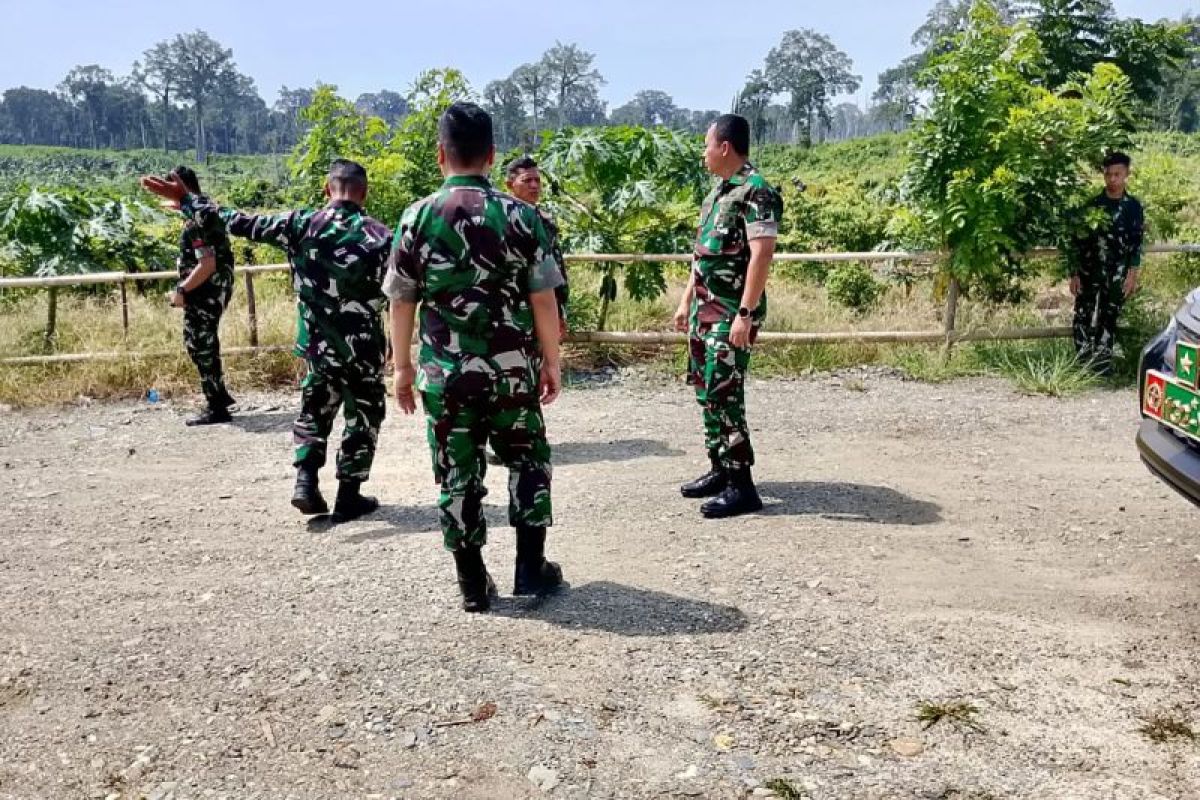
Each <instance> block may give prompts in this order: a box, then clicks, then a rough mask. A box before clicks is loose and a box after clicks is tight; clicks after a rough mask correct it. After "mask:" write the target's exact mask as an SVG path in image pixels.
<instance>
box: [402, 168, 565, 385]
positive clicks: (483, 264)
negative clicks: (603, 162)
mask: <svg viewBox="0 0 1200 800" xmlns="http://www.w3.org/2000/svg"><path fill="white" fill-rule="evenodd" d="M551 250H552V245H551V241H550V236H549V234H548V233H547V232H546V228H545V226H544V225H543V224H542V220H541V217H540V216H539V214H538V213H537V211H536V210H535V209H534V207H533V206H531V205H528V204H526V203H523V202H521V201H520V200H517V199H516V198H514V197H511V196H510V195H507V194H504V193H502V192H499V191H497V190H496V189H494V188H493V187H492V185H491V183H489V182H488V180H487V178H484V177H482V176H465V175H463V176H454V177H451V178H447V179H446V182H445V183H444V184H443V185H442V188H441V189H439V190H438V191H437V192H435V193H433V194H431V195H430V196H429V197H426V198H425V199H424V200H419V201H418V202H416V203H414V204H413V205H411V206H409V207H408V209H407V210H405V212H404V215H403V216H402V217H401V218H400V224H399V226H398V227H397V229H396V237H395V244H394V246H393V249H392V255H391V258H390V260H389V262H388V272H387V278H386V279H385V280H384V290H385V291H386V292H387V295H388V297H390V298H392V299H393V300H402V301H405V302H411V303H417V302H419V303H421V354H420V369H419V370H418V373H417V380H416V386H417V388H418V389H419V390H421V391H425V392H431V393H440V392H441V391H442V390H443V389H444V388H445V386H446V384H447V383H449V382H451V381H455V380H458V379H461V378H466V379H467V380H468V381H470V382H471V383H472V386H473V388H476V389H483V388H486V387H494V388H495V390H497V391H498V392H499V393H500V394H502V395H507V396H514V397H516V396H525V395H528V394H531V393H534V392H536V390H537V375H536V370H535V364H534V361H535V357H536V356H537V353H538V346H537V339H536V337H535V335H534V329H533V310H532V308H531V306H530V303H529V295H530V293H532V292H538V291H543V290H546V289H557V288H558V287H560V286H561V285H562V283H563V278H562V273H561V272H560V271H559V268H558V264H556V263H555V260H554V256H553V255H552V252H551ZM476 384H478V385H476ZM485 385H486V387H485Z"/></svg>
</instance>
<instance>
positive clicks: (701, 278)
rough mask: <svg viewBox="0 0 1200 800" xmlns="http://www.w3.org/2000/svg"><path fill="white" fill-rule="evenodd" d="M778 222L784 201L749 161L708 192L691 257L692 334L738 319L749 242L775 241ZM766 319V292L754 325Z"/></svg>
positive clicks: (746, 267)
mask: <svg viewBox="0 0 1200 800" xmlns="http://www.w3.org/2000/svg"><path fill="white" fill-rule="evenodd" d="M782 218H783V198H782V197H781V196H780V194H779V192H778V191H777V190H776V189H775V188H774V187H772V186H771V185H770V184H769V183H767V182H766V180H765V179H764V178H763V176H762V175H761V174H760V173H759V171H758V170H757V169H755V168H754V166H753V165H752V164H750V162H746V163H745V164H744V165H743V166H742V168H741V169H740V170H738V172H737V173H736V174H734V175H733V176H732V177H730V178H729V180H723V181H721V182H720V183H718V184H717V185H716V186H715V187H713V190H712V191H711V192H709V194H708V197H706V198H705V199H704V205H703V206H701V208H700V225H699V226H698V227H697V228H696V246H695V250H694V252H693V257H692V276H693V278H694V279H695V280H694V283H695V299H694V300H693V306H692V328H693V330H695V329H696V328H697V327H698V326H709V325H713V324H717V323H723V322H730V321H732V319H733V317H735V316H736V315H737V310H738V306H739V305H741V302H742V290H743V289H744V288H745V286H746V271H747V269H748V268H749V266H750V240H752V239H766V238H772V239H773V238H775V237H777V236H778V235H779V222H780V220H781V219H782ZM766 314H767V296H766V294H765V293H764V294H763V296H762V299H761V300H760V301H759V303H758V308H756V309H755V310H754V321H755V322H757V323H761V322H762V320H763V319H764V318H765V317H766Z"/></svg>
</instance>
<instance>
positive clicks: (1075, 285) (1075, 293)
mask: <svg viewBox="0 0 1200 800" xmlns="http://www.w3.org/2000/svg"><path fill="white" fill-rule="evenodd" d="M1067 288H1069V289H1070V290H1071V297H1079V276H1078V275H1072V276H1071V280H1070V282H1069V283H1068V284H1067Z"/></svg>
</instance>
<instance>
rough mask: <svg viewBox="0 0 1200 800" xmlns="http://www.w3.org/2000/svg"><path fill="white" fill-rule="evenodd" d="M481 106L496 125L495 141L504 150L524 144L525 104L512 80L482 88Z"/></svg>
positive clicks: (492, 83) (500, 81)
mask: <svg viewBox="0 0 1200 800" xmlns="http://www.w3.org/2000/svg"><path fill="white" fill-rule="evenodd" d="M483 106H484V108H486V109H487V111H488V113H489V114H491V115H492V120H493V121H494V122H495V125H496V141H497V143H498V144H499V145H500V146H501V147H502V148H505V149H508V148H510V147H516V146H517V145H518V144H522V143H525V144H526V145H528V144H530V143H529V142H525V140H524V135H525V104H524V103H523V102H522V98H521V89H520V87H518V86H517V84H516V82H515V81H514V80H512V78H503V79H501V80H498V81H492V82H491V83H489V84H488V85H487V86H485V87H483Z"/></svg>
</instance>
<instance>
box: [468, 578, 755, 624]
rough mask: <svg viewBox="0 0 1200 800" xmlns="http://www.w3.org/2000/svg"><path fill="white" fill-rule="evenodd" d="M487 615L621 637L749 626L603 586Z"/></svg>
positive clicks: (499, 606)
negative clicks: (602, 632) (613, 634)
mask: <svg viewBox="0 0 1200 800" xmlns="http://www.w3.org/2000/svg"><path fill="white" fill-rule="evenodd" d="M492 613H493V614H497V615H499V616H502V617H512V618H514V619H536V620H541V621H543V622H549V623H550V624H551V625H558V626H560V627H563V628H574V629H577V630H592V631H604V632H607V633H616V634H620V635H622V636H674V635H680V634H704V633H735V632H737V631H740V630H743V629H745V627H746V626H747V624H748V622H747V620H746V615H745V614H743V613H742V612H741V611H740V610H738V609H737V608H735V607H733V606H722V605H715V604H713V603H706V602H704V601H702V600H691V599H689V598H686V597H678V596H676V595H672V594H664V593H663V592H654V591H650V590H649V589H639V588H636V587H634V586H624V585H622V584H619V583H610V582H608V581H596V582H594V583H587V584H584V585H583V586H580V587H578V588H570V587H568V588H564V589H563V590H561V591H559V592H558V593H556V594H553V595H550V596H549V597H544V598H530V599H525V598H501V599H498V600H496V601H495V603H494V605H493V606H492Z"/></svg>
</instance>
